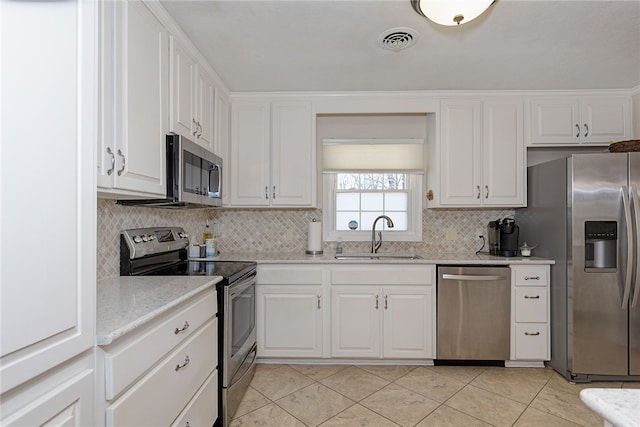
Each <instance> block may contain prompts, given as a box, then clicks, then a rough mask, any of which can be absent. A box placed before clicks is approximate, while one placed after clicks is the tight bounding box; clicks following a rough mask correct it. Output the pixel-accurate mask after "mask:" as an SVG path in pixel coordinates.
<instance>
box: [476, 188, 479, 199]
mask: <svg viewBox="0 0 640 427" xmlns="http://www.w3.org/2000/svg"><path fill="white" fill-rule="evenodd" d="M476 192H477V194H476V199H479V198H480V186H479V185H476Z"/></svg>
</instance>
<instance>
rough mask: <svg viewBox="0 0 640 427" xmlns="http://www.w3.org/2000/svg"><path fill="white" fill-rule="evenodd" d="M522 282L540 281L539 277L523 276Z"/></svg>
mask: <svg viewBox="0 0 640 427" xmlns="http://www.w3.org/2000/svg"><path fill="white" fill-rule="evenodd" d="M524 280H540V276H525V278H524Z"/></svg>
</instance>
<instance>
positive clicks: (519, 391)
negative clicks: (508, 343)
mask: <svg viewBox="0 0 640 427" xmlns="http://www.w3.org/2000/svg"><path fill="white" fill-rule="evenodd" d="M513 369H517V368H512V369H510V368H489V369H487V370H486V371H484V372H483V373H481V374H480V375H478V376H477V377H476V378H475V379H474V380H473V381H471V383H470V384H471V385H473V386H474V387H478V388H481V389H483V390H486V391H490V392H492V393H495V394H499V395H500V396H504V397H508V398H509V399H512V400H515V401H517V402H520V403H524V404H525V405H528V404H529V403H531V401H532V400H533V398H534V397H536V395H537V394H538V392H539V391H540V390H541V389H542V387H543V386H544V384H545V383H544V382H533V381H529V380H528V379H527V378H528V375H527V373H526V372H524V371H523V372H517V371H514V370H513ZM545 382H546V381H545Z"/></svg>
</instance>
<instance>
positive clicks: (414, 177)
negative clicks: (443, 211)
mask: <svg viewBox="0 0 640 427" xmlns="http://www.w3.org/2000/svg"><path fill="white" fill-rule="evenodd" d="M337 173H349V172H346V171H344V172H324V173H323V174H322V183H323V200H324V206H323V209H322V221H323V227H322V240H323V241H328V242H335V241H337V240H338V239H340V240H342V241H343V242H370V241H371V230H355V231H351V230H336V224H335V217H336V212H335V211H336V187H337V183H336V181H337V178H336V176H337ZM353 173H360V172H357V171H354V172H353ZM397 173H406V174H407V193H408V200H407V204H408V206H407V231H392V230H385V231H384V240H386V241H389V242H419V241H422V182H423V176H422V174H418V173H415V172H405V171H397ZM377 231H382V227H380V230H377Z"/></svg>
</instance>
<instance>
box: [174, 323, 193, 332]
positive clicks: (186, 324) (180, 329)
mask: <svg viewBox="0 0 640 427" xmlns="http://www.w3.org/2000/svg"><path fill="white" fill-rule="evenodd" d="M187 329H189V322H186V321H185V322H184V326H183V327H182V328H176V330H175V331H173V333H174V334H176V335H178V334H179V333H180V332H184V331H186V330H187Z"/></svg>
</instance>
